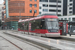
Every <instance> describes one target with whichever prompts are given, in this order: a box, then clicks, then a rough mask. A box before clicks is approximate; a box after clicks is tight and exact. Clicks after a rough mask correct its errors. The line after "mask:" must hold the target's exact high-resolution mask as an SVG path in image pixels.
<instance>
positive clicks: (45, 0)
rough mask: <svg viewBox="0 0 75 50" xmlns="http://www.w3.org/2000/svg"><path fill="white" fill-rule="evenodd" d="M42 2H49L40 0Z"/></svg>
mask: <svg viewBox="0 0 75 50" xmlns="http://www.w3.org/2000/svg"><path fill="white" fill-rule="evenodd" d="M40 2H48V0H40Z"/></svg>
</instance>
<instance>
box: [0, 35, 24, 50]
mask: <svg viewBox="0 0 75 50" xmlns="http://www.w3.org/2000/svg"><path fill="white" fill-rule="evenodd" d="M0 37H2V38H3V39H5V40H6V41H8V42H9V43H11V44H12V45H14V46H15V47H17V48H18V49H19V50H23V49H22V48H20V47H19V46H17V45H16V44H14V43H13V42H11V41H10V40H8V39H6V38H4V37H3V36H0Z"/></svg>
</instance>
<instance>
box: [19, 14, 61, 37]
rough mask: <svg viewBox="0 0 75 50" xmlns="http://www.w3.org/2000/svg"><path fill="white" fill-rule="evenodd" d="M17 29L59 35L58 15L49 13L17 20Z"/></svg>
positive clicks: (45, 34) (52, 35)
mask: <svg viewBox="0 0 75 50" xmlns="http://www.w3.org/2000/svg"><path fill="white" fill-rule="evenodd" d="M24 28H25V29H24ZM18 31H25V32H28V31H29V33H33V34H40V35H41V36H46V37H60V30H59V23H58V17H57V16H56V15H51V14H43V15H40V16H38V17H34V18H30V19H25V20H20V21H18Z"/></svg>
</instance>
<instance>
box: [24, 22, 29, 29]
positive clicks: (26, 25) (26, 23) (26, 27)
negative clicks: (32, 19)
mask: <svg viewBox="0 0 75 50" xmlns="http://www.w3.org/2000/svg"><path fill="white" fill-rule="evenodd" d="M28 26H29V25H28V22H25V30H28Z"/></svg>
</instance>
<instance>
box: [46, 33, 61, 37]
mask: <svg viewBox="0 0 75 50" xmlns="http://www.w3.org/2000/svg"><path fill="white" fill-rule="evenodd" d="M46 36H47V37H60V33H46Z"/></svg>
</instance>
